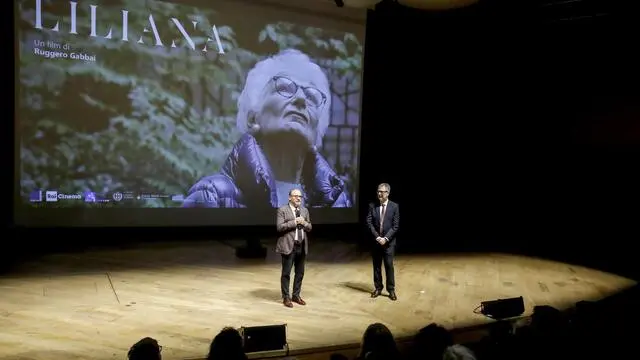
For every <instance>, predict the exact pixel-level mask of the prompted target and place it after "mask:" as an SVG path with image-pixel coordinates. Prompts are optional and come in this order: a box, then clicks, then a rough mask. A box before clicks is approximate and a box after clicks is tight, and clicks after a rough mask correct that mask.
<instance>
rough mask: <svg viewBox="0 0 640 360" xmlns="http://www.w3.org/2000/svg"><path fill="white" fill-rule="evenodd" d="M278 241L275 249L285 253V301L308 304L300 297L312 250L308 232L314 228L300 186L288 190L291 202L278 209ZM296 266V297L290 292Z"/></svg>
mask: <svg viewBox="0 0 640 360" xmlns="http://www.w3.org/2000/svg"><path fill="white" fill-rule="evenodd" d="M276 228H277V230H278V234H279V237H278V242H277V243H276V252H277V253H279V254H280V255H281V256H282V275H281V276H280V288H281V292H282V302H283V304H284V306H286V307H293V303H294V302H295V303H296V304H299V305H306V302H305V301H304V300H302V297H300V290H301V288H302V278H303V277H304V266H305V259H306V257H307V253H308V251H309V239H308V236H307V233H309V232H310V231H311V220H310V218H309V210H308V209H307V208H305V207H303V206H302V192H301V191H300V190H299V189H293V190H291V191H289V203H288V204H287V205H284V206H281V207H280V208H278V214H277V219H276ZM292 268H293V269H294V271H295V276H294V279H293V294H292V295H293V296H291V294H290V293H289V284H290V278H291V269H292Z"/></svg>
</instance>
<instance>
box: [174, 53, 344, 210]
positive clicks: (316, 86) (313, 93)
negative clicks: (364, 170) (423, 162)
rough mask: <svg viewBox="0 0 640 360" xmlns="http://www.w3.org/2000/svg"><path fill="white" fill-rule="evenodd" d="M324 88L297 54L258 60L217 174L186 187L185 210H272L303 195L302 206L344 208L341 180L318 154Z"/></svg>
mask: <svg viewBox="0 0 640 360" xmlns="http://www.w3.org/2000/svg"><path fill="white" fill-rule="evenodd" d="M330 105H331V94H330V90H329V81H328V79H327V77H326V76H325V74H324V72H323V71H322V69H321V68H320V67H319V66H318V65H317V64H315V63H313V62H312V61H311V60H310V59H309V57H308V56H306V55H305V54H303V53H301V52H299V51H297V50H285V51H283V52H280V53H279V54H277V55H275V56H273V57H270V58H267V59H265V60H262V61H260V62H259V63H258V64H256V66H255V67H254V68H253V69H252V70H251V71H250V72H249V75H248V76H247V81H246V84H245V87H244V89H243V91H242V93H241V94H240V97H239V99H238V115H237V126H238V128H239V129H240V130H241V132H243V135H242V137H241V138H240V140H239V141H238V142H237V143H236V144H235V146H234V147H233V149H232V150H231V153H230V154H229V157H228V158H227V160H226V162H225V164H224V165H223V167H222V169H221V170H220V172H219V173H217V174H214V175H209V176H206V177H204V178H202V179H200V180H199V181H198V182H197V183H196V184H195V185H193V186H192V187H191V189H190V190H189V192H188V194H187V198H186V199H185V201H184V205H183V206H184V207H221V208H222V207H224V208H244V207H250V208H255V207H272V208H273V207H278V206H282V205H284V204H287V202H288V201H289V191H290V190H291V189H302V190H303V197H304V203H305V204H306V205H307V206H308V207H350V206H351V200H350V199H349V195H348V192H347V190H346V188H345V184H344V182H343V181H342V180H341V178H340V177H339V176H338V175H337V174H336V173H335V171H333V169H331V168H330V166H329V164H328V163H327V161H326V160H325V159H324V158H323V157H322V155H320V153H319V152H318V150H317V147H318V146H320V145H321V144H322V138H323V136H324V134H325V132H326V130H327V128H328V127H329V110H330V108H331V106H330Z"/></svg>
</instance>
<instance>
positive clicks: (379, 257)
mask: <svg viewBox="0 0 640 360" xmlns="http://www.w3.org/2000/svg"><path fill="white" fill-rule="evenodd" d="M393 254H394V247H393V246H379V245H378V244H375V247H374V248H373V250H372V252H371V255H372V259H373V285H374V286H375V288H376V290H380V291H382V289H383V287H382V264H383V263H384V272H385V275H386V278H387V291H388V292H392V291H395V288H396V279H395V274H394V270H393Z"/></svg>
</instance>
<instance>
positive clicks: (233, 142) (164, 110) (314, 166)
mask: <svg viewBox="0 0 640 360" xmlns="http://www.w3.org/2000/svg"><path fill="white" fill-rule="evenodd" d="M16 16H17V17H18V18H17V19H16V27H17V28H16V34H17V35H16V36H17V43H18V44H19V51H18V54H17V59H16V60H17V61H16V74H18V76H17V80H16V93H17V94H18V96H17V99H16V107H17V108H16V112H15V113H16V148H17V151H16V153H17V157H18V158H17V159H16V176H17V177H18V178H17V179H16V180H17V181H16V192H15V193H16V196H15V198H16V201H15V203H16V209H15V213H16V215H17V216H16V219H17V224H18V225H23V226H198V225H203V226H207V225H253V224H260V225H268V224H274V221H275V208H276V207H278V206H281V205H283V204H286V203H287V202H288V193H289V191H290V190H291V189H293V188H299V189H302V191H303V194H304V204H305V206H307V207H308V208H310V213H311V217H312V222H313V223H349V222H356V221H357V214H358V211H357V205H358V201H357V199H356V193H357V185H358V170H359V169H358V165H359V164H358V163H359V161H358V159H359V146H360V108H361V104H360V102H361V89H362V64H363V51H364V50H363V47H364V33H365V24H364V23H363V24H357V23H352V22H346V21H340V20H336V19H328V18H321V17H315V16H313V15H310V14H306V13H298V12H295V11H292V10H291V9H288V10H283V9H280V8H278V7H276V6H273V5H269V6H266V5H263V4H260V2H258V1H253V2H249V1H220V0H216V1H204V0H201V1H199V2H198V1H189V2H185V1H181V2H167V1H153V0H146V1H137V0H121V1H100V0H90V1H68V0H65V1H63V0H49V1H47V0H24V1H18V8H17V10H16Z"/></svg>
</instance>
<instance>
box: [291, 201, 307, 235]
mask: <svg viewBox="0 0 640 360" xmlns="http://www.w3.org/2000/svg"><path fill="white" fill-rule="evenodd" d="M289 207H290V208H291V212H292V213H293V216H294V217H295V216H296V208H295V207H294V206H293V205H291V203H289ZM300 215H301V216H302V211H300ZM300 230H302V229H300ZM298 233H300V236H301V237H302V239H298ZM302 240H304V231H298V225H297V224H296V235H295V237H294V238H293V241H302Z"/></svg>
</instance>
